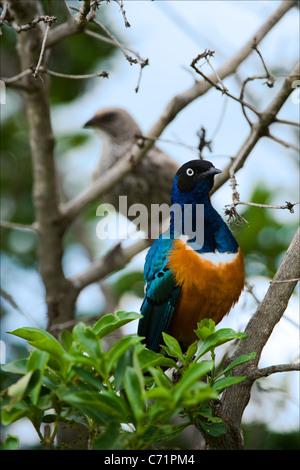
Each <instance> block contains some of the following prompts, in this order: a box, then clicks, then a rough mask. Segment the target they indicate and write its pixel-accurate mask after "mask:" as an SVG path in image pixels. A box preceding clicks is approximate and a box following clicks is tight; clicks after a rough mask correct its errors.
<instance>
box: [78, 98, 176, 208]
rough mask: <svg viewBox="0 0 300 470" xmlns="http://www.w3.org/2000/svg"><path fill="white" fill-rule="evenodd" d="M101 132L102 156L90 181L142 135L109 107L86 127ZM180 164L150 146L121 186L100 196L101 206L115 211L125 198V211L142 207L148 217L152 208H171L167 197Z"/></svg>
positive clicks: (125, 116) (130, 120) (130, 119)
mask: <svg viewBox="0 0 300 470" xmlns="http://www.w3.org/2000/svg"><path fill="white" fill-rule="evenodd" d="M84 127H92V128H93V129H95V130H98V131H101V137H102V143H103V145H102V154H101V156H100V160H99V162H98V164H97V166H96V168H95V169H94V171H93V175H92V177H93V179H97V178H99V177H100V176H101V175H103V173H105V171H106V170H108V169H109V168H111V167H112V166H113V165H114V164H115V163H116V162H117V161H118V160H119V159H120V158H122V157H124V156H125V155H126V154H127V153H128V152H129V151H130V149H131V148H132V146H133V144H134V143H135V142H136V140H137V136H141V135H142V131H141V129H140V127H139V125H138V124H137V123H136V121H135V120H134V119H133V117H132V116H131V115H130V114H129V113H128V112H127V111H126V110H125V109H122V108H118V107H108V108H103V109H100V110H99V111H97V112H96V113H95V115H94V116H93V117H92V118H91V119H90V120H89V121H87V122H86V123H85V125H84ZM178 168H179V164H178V163H177V162H176V161H175V160H173V159H172V158H171V157H170V156H169V155H167V154H166V153H165V152H163V151H162V150H160V149H159V148H158V147H156V146H153V147H152V148H151V149H150V150H149V152H148V153H147V154H146V155H145V156H144V157H143V158H142V160H141V162H140V163H139V164H138V165H136V167H134V168H133V170H132V171H131V172H130V173H129V174H128V175H126V176H125V177H124V178H123V179H122V180H121V181H120V182H118V183H117V184H115V185H114V186H113V187H112V188H111V190H110V191H109V192H108V193H107V194H105V195H103V196H102V202H107V203H109V204H112V205H113V206H114V207H115V208H116V210H118V205H119V196H125V195H126V196H127V198H128V199H127V204H128V207H129V206H131V205H132V204H135V203H140V204H144V205H145V206H146V207H147V208H148V213H149V214H150V213H151V204H163V203H167V204H168V205H170V194H171V188H172V184H173V180H174V176H175V174H176V172H177V170H178Z"/></svg>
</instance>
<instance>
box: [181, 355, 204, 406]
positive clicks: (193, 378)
mask: <svg viewBox="0 0 300 470" xmlns="http://www.w3.org/2000/svg"><path fill="white" fill-rule="evenodd" d="M212 365H213V363H212V361H202V362H193V363H192V364H191V365H190V367H189V368H188V369H187V370H186V371H184V373H183V375H182V377H181V379H180V380H179V381H178V382H177V384H176V385H175V387H174V399H175V401H176V402H177V401H178V400H180V398H181V396H182V395H183V394H184V393H185V392H186V391H187V389H188V388H189V387H191V385H193V384H194V383H195V382H197V381H198V380H199V379H201V378H202V377H204V376H205V375H206V374H207V373H208V372H209V371H210V370H211V368H212Z"/></svg>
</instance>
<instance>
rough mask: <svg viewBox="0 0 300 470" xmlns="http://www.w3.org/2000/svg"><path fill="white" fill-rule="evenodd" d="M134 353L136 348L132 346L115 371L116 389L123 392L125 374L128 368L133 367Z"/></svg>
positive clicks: (121, 358)
mask: <svg viewBox="0 0 300 470" xmlns="http://www.w3.org/2000/svg"><path fill="white" fill-rule="evenodd" d="M133 352H134V347H133V346H130V348H129V349H127V351H125V353H124V354H123V355H122V356H121V357H120V359H119V361H118V362H117V367H116V371H115V389H116V390H121V389H123V388H124V374H125V370H126V368H127V367H128V366H132V365H133Z"/></svg>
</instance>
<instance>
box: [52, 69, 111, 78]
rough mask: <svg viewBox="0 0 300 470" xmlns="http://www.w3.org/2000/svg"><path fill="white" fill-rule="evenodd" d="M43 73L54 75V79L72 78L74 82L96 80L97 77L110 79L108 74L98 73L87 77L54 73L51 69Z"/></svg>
mask: <svg viewBox="0 0 300 470" xmlns="http://www.w3.org/2000/svg"><path fill="white" fill-rule="evenodd" d="M43 72H46V73H48V74H49V75H52V76H53V77H60V78H70V79H72V80H86V79H88V78H95V77H104V78H108V76H109V74H108V72H105V71H104V72H96V73H89V74H86V75H71V74H68V73H60V72H54V70H49V69H44V70H43Z"/></svg>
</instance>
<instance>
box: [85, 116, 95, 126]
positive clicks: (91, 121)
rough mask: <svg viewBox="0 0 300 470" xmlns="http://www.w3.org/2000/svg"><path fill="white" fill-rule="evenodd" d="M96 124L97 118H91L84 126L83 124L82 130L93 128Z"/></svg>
mask: <svg viewBox="0 0 300 470" xmlns="http://www.w3.org/2000/svg"><path fill="white" fill-rule="evenodd" d="M97 123H98V117H97V116H93V117H92V118H91V119H89V120H88V121H87V122H86V123H85V124H84V126H83V127H84V128H86V127H93V126H95V125H96V124H97Z"/></svg>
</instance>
